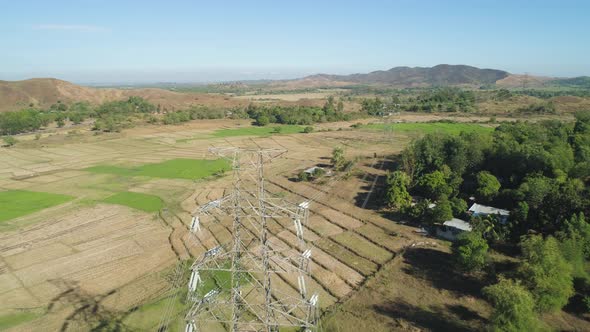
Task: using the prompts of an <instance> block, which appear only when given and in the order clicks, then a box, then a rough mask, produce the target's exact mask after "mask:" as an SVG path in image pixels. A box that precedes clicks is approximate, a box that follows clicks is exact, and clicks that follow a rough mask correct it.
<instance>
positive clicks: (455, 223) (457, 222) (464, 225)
mask: <svg viewBox="0 0 590 332" xmlns="http://www.w3.org/2000/svg"><path fill="white" fill-rule="evenodd" d="M443 225H444V226H447V227H454V228H457V229H460V230H462V231H468V232H471V230H472V228H471V225H470V224H469V223H468V222H467V221H465V220H462V219H458V218H453V219H451V220H447V221H445V222H444V223H443Z"/></svg>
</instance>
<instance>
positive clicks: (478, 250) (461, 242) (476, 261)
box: [452, 232, 489, 271]
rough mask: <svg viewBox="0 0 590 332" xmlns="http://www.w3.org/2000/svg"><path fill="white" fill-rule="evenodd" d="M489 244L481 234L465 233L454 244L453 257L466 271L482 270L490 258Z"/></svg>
mask: <svg viewBox="0 0 590 332" xmlns="http://www.w3.org/2000/svg"><path fill="white" fill-rule="evenodd" d="M488 249H489V246H488V243H487V242H486V240H485V239H484V238H483V236H482V234H481V233H479V232H464V233H462V234H461V235H459V239H458V240H457V241H456V242H455V243H453V247H452V250H453V256H454V258H455V262H456V263H457V265H458V266H459V268H460V269H462V270H464V271H477V270H481V269H482V268H483V267H484V266H485V265H486V261H487V258H488Z"/></svg>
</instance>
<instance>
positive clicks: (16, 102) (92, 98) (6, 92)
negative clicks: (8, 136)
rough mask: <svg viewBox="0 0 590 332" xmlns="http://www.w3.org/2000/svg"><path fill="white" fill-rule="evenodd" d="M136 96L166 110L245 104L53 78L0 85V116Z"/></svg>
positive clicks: (154, 90) (162, 91)
mask: <svg viewBox="0 0 590 332" xmlns="http://www.w3.org/2000/svg"><path fill="white" fill-rule="evenodd" d="M130 96H139V97H142V98H145V99H147V100H148V101H150V102H152V103H154V104H156V105H161V106H162V107H165V108H168V109H180V108H187V107H190V106H192V105H207V106H227V107H233V106H241V105H243V104H245V103H246V102H245V101H241V100H237V99H228V98H224V97H223V96H220V95H212V94H204V93H181V92H174V91H170V90H165V89H157V88H142V89H113V88H108V89H107V88H91V87H85V86H79V85H76V84H73V83H70V82H66V81H62V80H58V79H55V78H33V79H29V80H23V81H0V112H5V111H14V110H19V109H23V108H26V107H30V106H34V107H40V108H47V107H49V106H51V105H52V104H55V103H57V102H58V101H61V102H64V103H72V102H77V101H87V102H90V103H93V104H98V103H102V102H105V101H113V100H121V99H126V98H128V97H130Z"/></svg>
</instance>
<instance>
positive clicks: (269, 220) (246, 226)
mask: <svg viewBox="0 0 590 332" xmlns="http://www.w3.org/2000/svg"><path fill="white" fill-rule="evenodd" d="M209 151H210V152H212V153H214V154H216V155H218V156H220V157H223V158H227V159H229V160H230V161H231V163H232V168H233V189H232V191H231V193H230V194H228V195H226V196H224V197H222V198H220V199H217V200H214V201H212V202H209V203H207V204H205V205H203V206H200V207H199V208H198V209H197V210H196V211H195V213H193V220H192V222H191V231H193V232H199V231H200V226H201V222H202V221H205V220H209V221H212V222H223V220H224V219H225V220H227V219H228V218H231V224H232V230H231V233H232V234H231V235H232V240H231V243H228V244H225V245H221V246H218V247H215V248H213V249H210V250H208V251H207V252H205V253H204V254H203V255H202V256H201V257H199V258H197V259H196V260H195V262H194V263H193V265H192V267H191V269H192V274H191V277H190V280H189V285H188V288H189V295H188V297H189V301H190V302H191V303H192V306H191V308H190V309H189V311H188V313H187V315H186V321H187V325H186V329H185V331H186V332H193V331H195V332H196V331H199V332H205V331H218V330H220V329H222V330H223V329H224V330H226V331H232V332H233V331H264V332H275V331H279V328H281V329H282V328H288V327H291V328H293V327H296V328H300V329H303V330H305V331H315V321H316V318H317V304H318V295H317V294H313V295H311V296H309V297H308V294H307V290H306V279H307V276H308V275H309V265H310V264H309V263H310V257H311V249H309V248H307V246H306V243H305V241H304V238H303V226H304V225H306V223H307V219H308V215H309V202H308V201H305V202H302V203H300V204H292V203H289V202H287V201H285V200H284V199H282V198H279V197H276V196H274V195H269V194H267V191H266V189H265V180H264V164H265V163H266V162H268V161H270V160H272V159H274V158H276V157H278V156H280V155H282V154H284V153H285V152H286V151H285V150H280V149H242V148H233V147H232V148H210V149H209ZM270 226H272V227H273V229H278V231H281V230H284V227H293V228H294V230H295V234H296V235H297V241H298V244H297V246H298V248H296V249H295V248H292V247H289V246H288V245H284V244H282V243H279V241H272V239H270V238H269V237H270V236H269V235H270V231H269V228H270ZM294 276H296V277H297V285H298V291H292V292H291V293H290V294H287V293H286V292H285V291H281V290H280V289H279V288H278V287H276V284H274V280H277V278H278V277H280V278H281V279H283V280H284V279H285V278H289V277H291V278H292V277H294ZM273 286H274V287H273ZM289 289H290V288H289Z"/></svg>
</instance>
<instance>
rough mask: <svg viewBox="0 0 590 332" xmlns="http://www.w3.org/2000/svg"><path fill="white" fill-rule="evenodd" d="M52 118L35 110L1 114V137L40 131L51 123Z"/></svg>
mask: <svg viewBox="0 0 590 332" xmlns="http://www.w3.org/2000/svg"><path fill="white" fill-rule="evenodd" d="M52 121H53V120H52V117H51V116H49V115H48V114H45V113H42V112H40V111H38V110H35V109H25V110H22V111H18V112H3V113H0V135H15V134H19V133H24V132H28V131H35V130H39V129H40V128H42V127H45V126H47V125H48V124H49V123H51V122H52Z"/></svg>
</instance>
